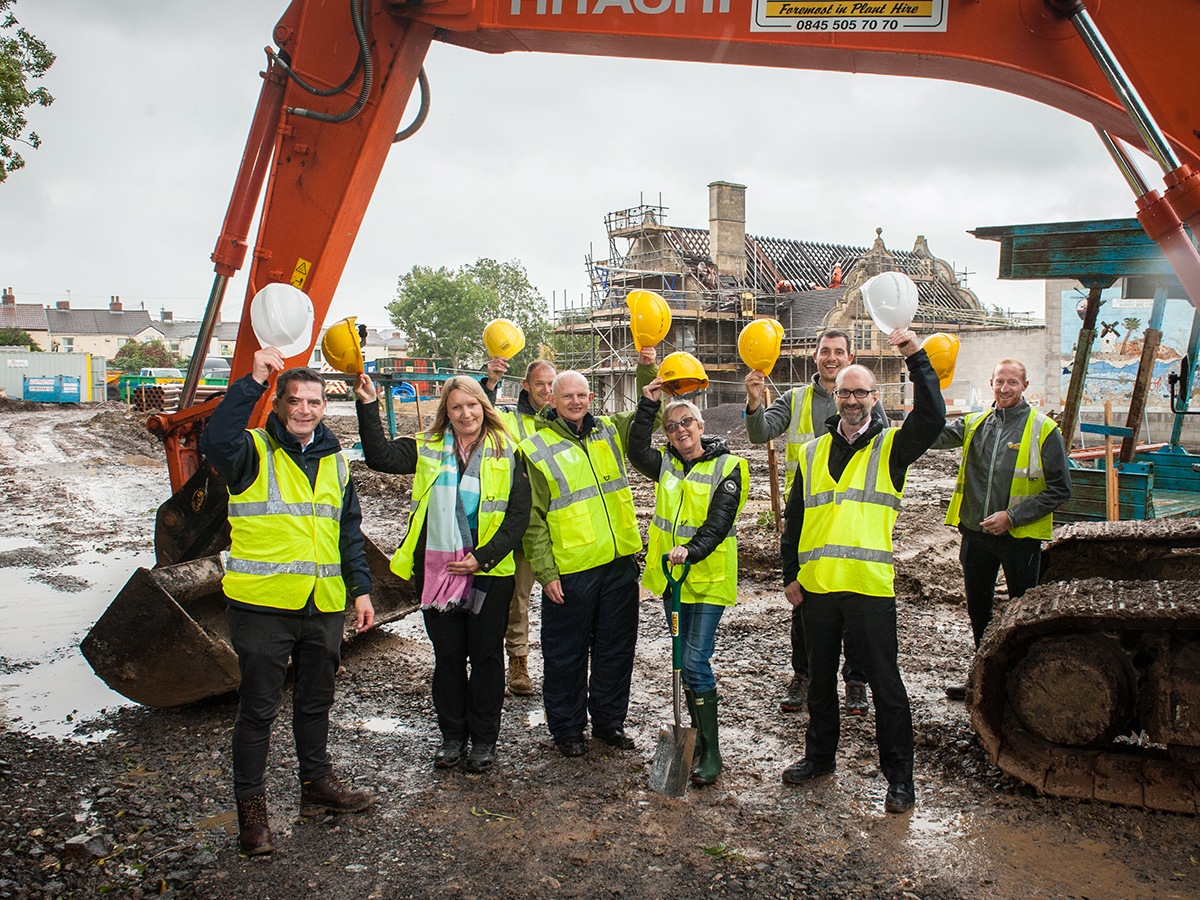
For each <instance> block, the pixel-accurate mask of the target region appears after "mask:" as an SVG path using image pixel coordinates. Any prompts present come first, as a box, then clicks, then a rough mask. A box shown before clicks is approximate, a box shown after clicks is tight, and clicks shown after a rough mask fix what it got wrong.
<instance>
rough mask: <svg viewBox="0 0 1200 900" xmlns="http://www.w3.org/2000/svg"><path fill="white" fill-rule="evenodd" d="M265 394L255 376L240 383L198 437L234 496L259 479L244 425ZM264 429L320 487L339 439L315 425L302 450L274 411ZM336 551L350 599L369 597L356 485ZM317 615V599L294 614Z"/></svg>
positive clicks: (345, 506)
mask: <svg viewBox="0 0 1200 900" xmlns="http://www.w3.org/2000/svg"><path fill="white" fill-rule="evenodd" d="M266 390H267V386H266V385H265V384H260V383H259V382H257V381H255V380H254V376H253V375H246V376H243V377H242V378H239V379H238V380H237V381H235V382H233V383H232V384H231V385H229V390H228V392H227V393H226V394H225V398H224V399H223V400H222V401H221V403H220V405H219V406H218V407H217V408H216V409H215V410H213V414H212V418H210V419H209V420H208V424H206V425H205V426H204V434H203V435H202V436H201V438H200V452H201V453H203V454H204V456H205V457H206V458H207V459H208V461H209V462H210V463H211V464H212V466H213V467H214V468H215V469H216V470H217V471H218V472H220V473H221V476H222V477H223V478H224V479H225V483H226V484H228V485H229V492H230V493H231V494H237V493H241V492H242V491H244V490H246V488H248V487H249V486H250V485H251V484H253V483H254V479H255V478H257V477H258V448H257V447H256V445H255V443H254V438H252V437H251V436H250V432H248V431H247V430H246V425H247V423H249V421H250V416H251V414H252V413H253V412H254V407H255V406H256V405H257V404H258V401H259V400H260V399H261V398H262V395H263V393H264V392H265V391H266ZM266 430H267V433H268V434H270V435H271V437H272V438H274V439H275V440H276V441H278V442H279V445H280V446H281V447H283V449H284V451H285V452H286V453H287V455H288V456H289V457H291V459H292V461H293V462H294V463H295V464H296V465H297V466H299V468H300V471H302V472H303V473H304V474H305V475H307V476H308V483H309V484H310V485H313V486H315V485H316V483H317V469H318V468H320V465H321V459H322V458H323V457H326V456H330V455H332V454H334V453H337V452H338V451H339V450H340V449H341V444H339V443H338V439H337V436H336V435H334V433H333V432H332V431H330V430H329V429H328V428H326V427H325V425H324V424H321V425H318V426H317V430H316V431H314V432H313V439H312V442H311V443H310V444H309V445H308V447H306V448H304V449H301V447H300V442H299V441H297V440H296V438H295V437H293V436H292V435H291V433H289V432H288V431H287V429H286V428H284V427H283V423H282V422H280V421H279V417H278V416H276V415H275V413H274V412H272V413H271V414H270V415H268V416H267V425H266ZM338 546H339V548H340V549H341V553H342V579H343V580H344V581H345V582H346V590H347V591H348V592H349V594H350V596H351V597H361V596H362V595H363V594H369V593H370V592H371V571H370V569H369V568H368V566H367V556H366V552H365V550H364V549H363V533H362V508H361V507H360V506H359V505H358V494H357V493H356V492H355V490H354V481H353V480H351V481H349V482H348V483H347V484H346V494H345V496H344V497H343V498H342V518H341V535H340V537H339V539H338ZM225 599H226V601H227V602H228V603H229V604H230V605H231V606H240V607H242V608H244V609H252V610H255V611H257V612H262V609H263V608H262V607H261V606H249V605H247V604H243V603H238V602H237V601H236V600H230V599H229V598H228V597H226V598H225ZM271 612H277V613H282V614H286V613H288V612H289V611H288V610H276V609H272V610H271ZM316 612H318V610H317V607H316V605H315V604H314V602H313V598H312V597H309V599H308V605H307V606H306V607H305V608H304V609H303V610H297V611H296V613H295V614H299V615H312V614H314V613H316Z"/></svg>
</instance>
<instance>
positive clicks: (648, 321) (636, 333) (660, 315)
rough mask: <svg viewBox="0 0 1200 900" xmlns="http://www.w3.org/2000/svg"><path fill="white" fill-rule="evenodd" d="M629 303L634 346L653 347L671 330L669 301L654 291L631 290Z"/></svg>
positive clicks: (628, 298) (626, 300)
mask: <svg viewBox="0 0 1200 900" xmlns="http://www.w3.org/2000/svg"><path fill="white" fill-rule="evenodd" d="M625 302H626V303H628V304H629V330H630V331H632V332H633V346H635V347H637V348H638V350H641V349H642V348H643V347H653V346H655V345H657V344H658V342H659V341H661V340H662V339H663V338H665V337H666V336H667V332H668V331H670V330H671V309H670V307H668V306H667V301H666V300H664V299H663V298H662V297H660V296H659V295H658V294H656V293H654V291H630V292H629V296H628V297H626V298H625Z"/></svg>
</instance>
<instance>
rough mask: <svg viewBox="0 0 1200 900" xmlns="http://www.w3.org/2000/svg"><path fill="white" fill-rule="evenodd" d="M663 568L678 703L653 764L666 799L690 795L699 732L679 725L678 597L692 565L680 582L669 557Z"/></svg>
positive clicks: (655, 783) (653, 784)
mask: <svg viewBox="0 0 1200 900" xmlns="http://www.w3.org/2000/svg"><path fill="white" fill-rule="evenodd" d="M662 567H663V571H664V572H666V574H667V585H668V587H669V588H670V590H671V616H670V620H671V670H672V671H671V688H672V693H673V694H674V701H675V725H674V727H670V726H664V727H663V728H661V729H659V732H658V746H657V747H656V748H655V750H654V761H653V762H652V763H650V790H652V791H655V792H656V793H659V794H664V795H666V796H667V797H682V796H684V794H686V793H687V784H688V776H689V775H690V774H691V771H692V756H693V755H694V754H695V752H696V729H695V728H684V727H683V725H681V724H680V721H679V694H680V684H679V670H680V668H681V667H682V665H683V651H682V649H681V647H680V642H679V593H680V589H681V588H682V587H683V580H684V579H685V578H687V573H688V569H690V568H691V567H692V564H691V563H690V562H685V563H684V564H683V574H682V575H680V576H679V580H678V581H676V580H675V579H674V578H672V577H671V565H670V563H668V562H667V556H666V554H663V558H662Z"/></svg>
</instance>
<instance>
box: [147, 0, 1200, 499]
mask: <svg viewBox="0 0 1200 900" xmlns="http://www.w3.org/2000/svg"><path fill="white" fill-rule="evenodd" d="M1078 12H1081V13H1082V14H1083V16H1084V17H1085V18H1087V19H1088V21H1089V22H1091V23H1092V24H1093V25H1094V26H1095V28H1096V29H1098V31H1099V32H1100V33H1101V34H1102V35H1103V38H1104V39H1105V40H1106V42H1107V47H1108V48H1109V49H1110V51H1111V53H1112V55H1113V56H1114V57H1115V59H1117V60H1119V65H1120V67H1121V68H1122V74H1123V76H1124V77H1126V78H1127V79H1128V82H1129V83H1130V90H1131V91H1132V92H1133V95H1134V96H1135V97H1136V98H1137V99H1138V100H1139V102H1140V103H1142V104H1143V108H1144V112H1145V116H1146V118H1147V119H1148V120H1150V121H1151V122H1152V123H1154V124H1155V126H1156V128H1157V129H1158V130H1157V131H1155V132H1154V134H1152V135H1150V138H1148V136H1147V131H1146V129H1145V128H1144V127H1140V126H1139V125H1138V124H1136V123H1135V122H1134V121H1133V120H1131V118H1130V115H1129V114H1128V113H1127V109H1126V107H1127V106H1128V103H1127V102H1125V103H1124V104H1123V100H1127V98H1122V97H1121V96H1120V94H1119V92H1118V91H1116V90H1114V87H1113V84H1112V82H1111V79H1110V78H1109V77H1107V76H1106V73H1105V71H1104V70H1103V69H1102V67H1101V66H1099V65H1097V62H1096V58H1095V53H1094V49H1093V48H1091V47H1089V45H1088V43H1087V41H1086V40H1084V39H1082V38H1081V36H1080V34H1081V32H1080V28H1079V26H1078V23H1077V22H1075V21H1073V20H1072V14H1073V13H1078ZM1198 38H1200V0H1087V3H1086V5H1084V4H1079V3H1076V2H1073V0H983V2H979V0H855V2H849V0H434V2H420V0H416V2H414V0H404V2H399V0H323V2H316V0H294V2H293V3H292V5H291V6H290V7H289V8H288V9H287V12H286V13H285V14H284V16H283V18H282V19H280V21H279V23H278V25H276V27H275V31H274V35H273V39H274V43H275V45H276V47H277V48H278V51H276V53H275V55H274V56H273V58H272V61H271V63H270V65H269V67H268V70H267V72H266V73H265V76H264V88H263V93H262V96H261V98H260V102H259V108H258V110H257V112H256V115H255V118H254V125H253V127H252V129H251V135H250V140H249V141H248V143H247V148H246V153H245V155H244V157H243V161H242V167H241V171H240V173H239V176H238V179H237V182H236V187H235V191H234V195H233V198H232V200H231V202H230V206H229V211H228V213H227V216H226V221H225V224H224V226H223V228H222V232H221V236H220V238H219V240H218V242H217V248H216V250H215V252H214V253H213V260H214V262H215V264H216V271H217V277H216V282H215V283H214V287H213V292H212V295H211V297H210V303H209V310H208V314H207V315H206V320H205V321H206V324H207V325H209V330H208V332H204V333H202V336H201V340H202V341H203V342H204V343H206V338H207V335H208V334H209V333H211V322H215V320H216V316H217V314H218V313H219V310H220V306H221V303H222V300H223V295H224V285H225V283H226V282H227V281H228V279H229V277H231V276H232V275H233V273H234V272H236V271H237V270H238V269H239V268H241V266H242V265H243V262H244V258H245V256H246V254H247V253H248V252H250V245H249V241H248V234H249V230H250V218H251V215H252V212H253V210H254V208H255V206H256V204H257V201H258V199H259V194H260V192H261V190H262V187H263V184H264V181H265V184H266V196H265V199H264V201H263V212H262V217H261V220H260V223H259V227H258V233H257V237H256V239H255V241H254V244H253V250H252V252H250V255H251V265H250V272H249V282H248V286H247V291H246V296H245V302H244V308H243V310H242V315H241V326H240V330H239V333H238V340H237V347H236V350H235V352H234V358H233V364H232V373H231V377H233V378H237V377H239V376H241V375H244V374H246V373H247V372H249V371H250V368H251V361H252V357H253V354H254V352H255V351H256V350H257V349H258V342H257V340H256V339H255V337H254V334H253V331H252V330H251V327H250V316H249V314H248V309H249V302H250V300H251V298H252V297H253V296H254V294H255V292H256V291H257V290H259V289H260V288H262V287H263V286H264V285H266V284H269V283H271V282H276V281H282V282H290V283H292V284H295V285H296V286H298V287H301V288H302V289H303V290H304V291H305V292H306V293H308V295H309V296H310V297H311V298H312V301H313V306H314V309H315V312H316V321H317V324H318V328H319V325H320V323H321V322H323V321H324V319H325V316H326V314H327V312H328V310H329V305H330V303H331V301H332V299H333V295H334V292H335V290H336V288H337V284H338V280H339V279H340V277H341V274H342V271H343V268H344V267H345V264H346V260H347V258H348V256H349V254H350V250H351V248H352V247H353V245H354V240H355V237H356V236H357V234H358V229H359V226H360V225H361V223H362V220H363V217H364V215H365V213H366V209H367V204H368V202H369V201H370V198H371V194H372V191H373V190H374V187H375V184H376V182H377V180H378V178H379V175H380V172H381V170H382V168H383V165H384V163H385V161H386V159H387V156H388V153H389V151H390V150H391V148H392V144H393V135H394V134H395V132H396V130H397V128H398V127H399V122H400V118H401V116H402V115H403V112H404V110H405V108H406V106H407V104H408V101H409V98H410V96H411V94H412V91H413V88H414V86H415V85H416V84H417V81H418V76H419V74H420V72H421V65H422V63H423V60H424V57H425V54H426V52H427V50H428V48H429V45H430V43H431V42H432V41H433V40H439V41H444V42H447V43H453V44H458V45H461V46H464V47H469V48H473V49H477V50H480V51H484V52H493V53H502V52H510V51H519V50H524V51H535V52H542V51H544V52H557V53H577V54H591V55H606V56H622V57H635V58H656V59H677V60H691V61H708V62H720V63H734V64H744V65H758V66H774V67H780V68H807V69H825V70H832V71H846V72H870V73H879V74H894V75H909V76H919V77H928V78H937V79H944V80H952V81H960V82H968V83H973V84H979V85H984V86H987V87H992V88H996V89H998V90H1002V91H1006V92H1010V93H1014V94H1020V95H1022V96H1025V97H1029V98H1031V99H1034V100H1038V101H1041V102H1043V103H1047V104H1049V105H1051V106H1055V107H1057V108H1059V109H1062V110H1064V111H1066V112H1068V113H1071V114H1073V115H1076V116H1079V117H1081V118H1083V119H1086V120H1088V121H1090V122H1093V123H1094V124H1095V125H1096V126H1097V127H1098V128H1099V129H1101V130H1102V131H1103V132H1105V133H1107V134H1110V135H1114V136H1116V137H1119V138H1121V139H1123V140H1124V141H1126V142H1128V143H1130V144H1132V145H1134V146H1148V147H1149V149H1150V150H1151V152H1154V151H1155V149H1156V148H1155V146H1154V140H1153V139H1151V138H1154V137H1155V136H1157V139H1158V140H1159V141H1160V142H1161V144H1162V146H1161V147H1159V148H1158V150H1159V151H1160V152H1159V153H1158V154H1156V155H1159V156H1160V158H1161V157H1162V155H1163V154H1165V157H1166V160H1167V162H1164V170H1165V171H1167V172H1169V173H1170V174H1169V175H1168V177H1167V182H1168V189H1167V190H1166V200H1167V201H1168V202H1167V203H1165V204H1163V205H1165V206H1166V207H1169V209H1168V212H1171V211H1174V213H1175V214H1176V215H1177V216H1178V219H1181V220H1183V221H1185V222H1193V223H1194V222H1196V221H1197V219H1198V218H1200V179H1198V178H1197V177H1196V176H1195V175H1194V174H1193V173H1192V170H1193V169H1195V170H1200V132H1198V131H1197V129H1200V68H1198V67H1196V66H1195V65H1194V63H1193V58H1194V55H1195V53H1196V50H1197V45H1198V43H1200V41H1198ZM339 87H340V88H341V90H337V89H338V88H339ZM316 90H320V91H326V92H331V93H330V94H329V95H328V96H324V95H319V94H317V93H314V91H316ZM781 104H787V105H794V106H802V104H803V99H802V98H793V97H790V96H787V95H786V94H784V96H782V98H781ZM1160 161H1161V159H1160ZM1168 162H1169V164H1168ZM316 333H317V329H314V334H316ZM201 345H202V343H201V341H198V342H197V347H200V346H201ZM203 356H204V354H203V353H197V354H196V358H197V359H203ZM307 358H308V355H307V353H304V354H298V355H297V356H296V357H295V358H293V359H292V360H291V362H293V363H295V364H302V363H303V361H304V360H306V359H307ZM196 375H198V373H196ZM194 381H195V378H194V377H193V373H191V372H189V383H188V384H186V385H185V391H184V397H185V400H186V401H190V398H191V396H192V392H191V391H189V390H187V388H188V387H189V386H191V385H192V384H193V383H194ZM183 405H186V403H185V404H183ZM208 411H209V406H208V405H205V406H201V407H192V408H190V409H182V410H181V412H179V413H176V414H173V415H163V416H159V417H156V418H155V419H154V420H152V422H151V429H152V430H153V431H156V432H157V433H159V434H160V436H162V437H163V438H164V440H165V441H166V443H167V449H168V463H169V465H170V471H171V481H172V487H173V488H174V489H175V490H179V489H180V488H181V487H182V486H183V484H184V482H186V481H187V480H188V478H190V477H191V476H192V475H193V474H194V473H195V472H196V471H197V470H198V469H199V468H200V465H201V463H200V459H199V456H198V454H197V451H196V447H195V445H196V438H197V437H198V434H199V430H200V429H201V428H202V427H203V421H204V420H205V419H206V418H207V414H208ZM263 415H265V405H264V407H263V409H262V410H260V416H263Z"/></svg>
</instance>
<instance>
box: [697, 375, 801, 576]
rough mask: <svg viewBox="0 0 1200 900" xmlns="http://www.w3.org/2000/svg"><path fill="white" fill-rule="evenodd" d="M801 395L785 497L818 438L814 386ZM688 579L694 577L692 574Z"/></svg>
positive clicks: (791, 428)
mask: <svg viewBox="0 0 1200 900" xmlns="http://www.w3.org/2000/svg"><path fill="white" fill-rule="evenodd" d="M799 394H800V400H799V402H796V397H797V392H796V391H792V420H791V421H790V422H788V430H787V455H786V459H785V466H786V468H787V473H786V475H785V476H784V482H783V494H784V496H785V497H786V496H787V495H788V494H789V493H791V490H792V482H793V481H794V480H795V479H796V469H797V468H799V466H800V456H801V454H802V452H803V450H804V445H805V444H807V443H808V442H809V441H811V440H813V439H814V438H815V437H816V436H817V433H816V429H815V428H813V420H812V403H813V386H812V385H811V384H810V385H808V386H807V387H805V388H804V390H802V391H800V392H799ZM688 577H689V578H691V577H692V576H691V573H690V572H689V573H688Z"/></svg>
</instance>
